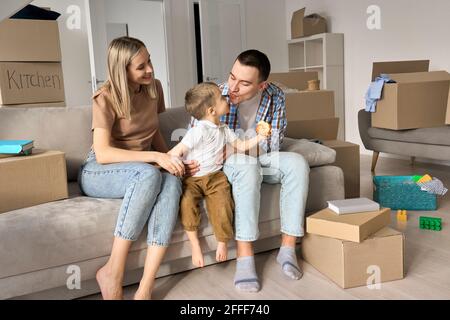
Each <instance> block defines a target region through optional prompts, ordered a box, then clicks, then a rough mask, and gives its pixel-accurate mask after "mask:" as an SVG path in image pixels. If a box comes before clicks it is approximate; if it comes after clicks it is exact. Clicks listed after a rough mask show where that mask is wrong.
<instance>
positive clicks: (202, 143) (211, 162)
mask: <svg viewBox="0 0 450 320" xmlns="http://www.w3.org/2000/svg"><path fill="white" fill-rule="evenodd" d="M236 139H237V136H236V134H235V133H234V132H233V131H232V130H231V129H230V128H229V127H228V126H227V125H225V124H220V125H216V124H214V123H212V122H211V121H208V120H201V121H199V122H198V123H197V125H196V126H195V127H193V128H191V129H189V131H188V132H187V133H186V135H185V136H184V138H183V140H181V143H182V144H184V145H185V146H186V147H187V148H188V149H189V152H188V154H187V155H186V160H196V161H198V162H199V164H200V171H199V172H197V174H195V175H194V177H203V176H206V175H208V174H210V173H213V172H216V171H219V170H221V169H222V167H223V164H222V163H221V161H220V160H221V159H222V158H223V157H222V155H223V148H224V146H226V145H227V144H230V143H233V142H234V141H236Z"/></svg>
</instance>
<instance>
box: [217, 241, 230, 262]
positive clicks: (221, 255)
mask: <svg viewBox="0 0 450 320" xmlns="http://www.w3.org/2000/svg"><path fill="white" fill-rule="evenodd" d="M227 257H228V248H227V244H226V242H218V243H217V250H216V261H217V262H223V261H226V260H227Z"/></svg>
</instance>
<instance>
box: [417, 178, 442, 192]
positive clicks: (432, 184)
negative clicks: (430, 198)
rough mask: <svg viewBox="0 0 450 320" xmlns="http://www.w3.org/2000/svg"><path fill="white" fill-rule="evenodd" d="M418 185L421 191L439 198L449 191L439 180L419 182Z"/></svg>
mask: <svg viewBox="0 0 450 320" xmlns="http://www.w3.org/2000/svg"><path fill="white" fill-rule="evenodd" d="M417 184H418V185H419V186H420V189H421V190H423V191H426V192H428V193H431V194H435V195H438V196H444V195H445V194H446V193H447V191H448V189H447V188H445V187H444V184H443V183H442V181H441V180H439V179H437V178H433V180H431V181H428V182H418V183H417Z"/></svg>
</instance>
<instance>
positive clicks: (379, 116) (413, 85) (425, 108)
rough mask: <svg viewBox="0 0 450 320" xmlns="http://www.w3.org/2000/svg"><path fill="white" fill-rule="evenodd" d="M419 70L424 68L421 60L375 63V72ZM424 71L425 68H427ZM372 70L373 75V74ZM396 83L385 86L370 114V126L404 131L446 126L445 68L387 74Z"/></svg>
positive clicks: (449, 83) (448, 77) (447, 78)
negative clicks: (384, 65) (374, 109)
mask: <svg viewBox="0 0 450 320" xmlns="http://www.w3.org/2000/svg"><path fill="white" fill-rule="evenodd" d="M396 65H397V66H399V70H400V72H405V70H407V67H408V65H409V66H411V68H410V70H414V71H416V70H420V69H425V68H426V67H427V65H426V63H424V62H423V61H412V62H402V63H400V62H397V63H392V62H390V63H387V64H386V66H387V69H384V67H383V63H378V64H377V71H376V73H386V72H385V71H384V70H388V71H393V70H395V66H396ZM426 71H427V70H426ZM376 73H375V71H374V74H376ZM389 76H390V77H391V79H392V80H394V81H396V83H387V84H385V85H384V89H383V94H382V98H381V100H380V101H378V103H377V108H376V112H375V113H372V126H373V127H376V128H382V129H391V130H405V129H417V128H429V127H440V126H444V125H445V113H446V109H447V102H448V90H449V86H450V74H449V73H447V72H446V71H433V72H412V73H395V72H392V73H390V74H389Z"/></svg>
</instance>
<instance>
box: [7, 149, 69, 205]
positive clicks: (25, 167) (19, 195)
mask: <svg viewBox="0 0 450 320" xmlns="http://www.w3.org/2000/svg"><path fill="white" fill-rule="evenodd" d="M67 197H68V190H67V173H66V161H65V157H64V153H63V152H59V151H44V150H34V151H33V154H32V155H30V156H16V157H7V158H0V213H3V212H7V211H11V210H15V209H20V208H25V207H30V206H34V205H38V204H41V203H45V202H50V201H55V200H60V199H65V198H67Z"/></svg>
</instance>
